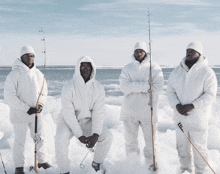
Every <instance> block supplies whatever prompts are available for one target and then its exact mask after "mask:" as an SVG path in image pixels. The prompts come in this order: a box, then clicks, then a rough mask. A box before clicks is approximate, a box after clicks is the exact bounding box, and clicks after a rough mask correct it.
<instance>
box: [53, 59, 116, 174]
mask: <svg viewBox="0 0 220 174" xmlns="http://www.w3.org/2000/svg"><path fill="white" fill-rule="evenodd" d="M81 62H90V63H91V65H92V68H93V72H92V74H91V77H90V80H89V81H88V82H86V83H85V82H84V79H83V78H82V76H81V74H80V65H81ZM95 76H96V66H95V64H94V62H93V60H92V59H91V58H90V57H87V56H84V57H81V58H80V59H79V60H78V62H77V64H76V66H75V73H74V76H73V79H71V80H70V81H68V82H67V83H66V84H65V85H64V87H63V89H62V94H61V103H62V110H61V112H60V114H59V121H58V124H57V132H56V137H55V145H56V158H57V165H58V168H59V171H60V173H66V172H68V171H70V161H69V159H68V146H69V144H70V139H71V138H72V137H73V136H75V137H76V138H79V137H80V136H82V135H84V136H86V137H88V136H92V135H93V133H97V134H99V139H98V142H97V143H96V147H95V153H94V162H96V163H103V162H104V159H105V157H106V156H107V154H108V152H109V149H110V147H111V142H112V134H111V132H110V131H109V130H108V128H107V127H106V126H105V125H104V119H105V90H104V88H103V86H102V85H101V84H100V83H99V82H98V81H96V80H95Z"/></svg>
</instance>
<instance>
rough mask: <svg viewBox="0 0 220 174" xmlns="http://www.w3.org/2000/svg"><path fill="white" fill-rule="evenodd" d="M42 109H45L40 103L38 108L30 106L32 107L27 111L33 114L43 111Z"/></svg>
mask: <svg viewBox="0 0 220 174" xmlns="http://www.w3.org/2000/svg"><path fill="white" fill-rule="evenodd" d="M42 110H43V107H42V106H41V105H38V109H37V108H34V107H30V109H29V110H28V111H27V113H28V114H29V115H32V114H36V113H41V111H42Z"/></svg>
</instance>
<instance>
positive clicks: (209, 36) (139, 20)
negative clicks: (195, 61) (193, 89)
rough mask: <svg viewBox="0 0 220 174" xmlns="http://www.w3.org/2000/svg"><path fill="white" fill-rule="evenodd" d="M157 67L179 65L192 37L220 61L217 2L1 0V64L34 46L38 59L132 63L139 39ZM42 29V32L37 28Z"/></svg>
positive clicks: (40, 62) (65, 62)
mask: <svg viewBox="0 0 220 174" xmlns="http://www.w3.org/2000/svg"><path fill="white" fill-rule="evenodd" d="M148 14H150V28H151V30H150V36H151V53H152V59H153V61H155V62H157V63H158V64H159V65H178V64H179V62H180V61H181V59H182V58H183V57H184V56H185V54H186V47H187V45H188V44H189V43H190V42H192V41H201V42H202V44H203V50H204V55H205V56H206V57H207V58H208V61H209V63H210V64H211V65H220V58H219V55H220V48H219V47H220V2H219V1H218V0H209V1H208V0H206V1H204V0H105V1H104V0H80V1H78V0H72V1H71V0H62V1H60V0H1V1H0V48H1V50H0V66H2V65H12V64H13V62H14V61H15V59H16V58H19V57H20V49H21V47H22V46H24V45H31V46H33V47H34V49H35V52H36V59H35V62H36V64H37V65H43V64H44V61H45V54H44V53H42V52H43V51H44V42H43V41H42V39H43V38H45V43H46V45H45V49H46V65H74V64H75V63H76V61H77V59H79V58H80V57H82V56H85V55H86V56H90V57H91V58H92V59H93V60H94V62H95V63H96V64H97V65H99V66H102V65H105V66H124V65H126V64H128V63H129V62H131V56H132V54H133V51H134V50H133V48H134V45H135V43H136V42H138V41H144V42H146V43H147V44H149V38H148V35H149V33H148V32H149V18H148ZM40 30H43V32H39V31H40Z"/></svg>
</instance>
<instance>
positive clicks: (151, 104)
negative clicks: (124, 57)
mask: <svg viewBox="0 0 220 174" xmlns="http://www.w3.org/2000/svg"><path fill="white" fill-rule="evenodd" d="M148 19H149V20H148V24H149V30H148V31H149V56H150V73H149V80H150V89H149V93H150V107H151V129H152V147H153V167H154V168H153V170H154V171H156V170H157V163H156V154H155V143H154V142H155V132H154V113H153V84H152V82H153V77H152V65H151V61H152V58H151V37H150V11H148Z"/></svg>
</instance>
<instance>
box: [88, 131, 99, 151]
mask: <svg viewBox="0 0 220 174" xmlns="http://www.w3.org/2000/svg"><path fill="white" fill-rule="evenodd" d="M98 139H99V134H96V133H94V134H93V135H92V136H90V137H88V138H87V141H88V142H87V145H86V147H88V148H93V147H94V146H95V143H96V142H97V141H98Z"/></svg>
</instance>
